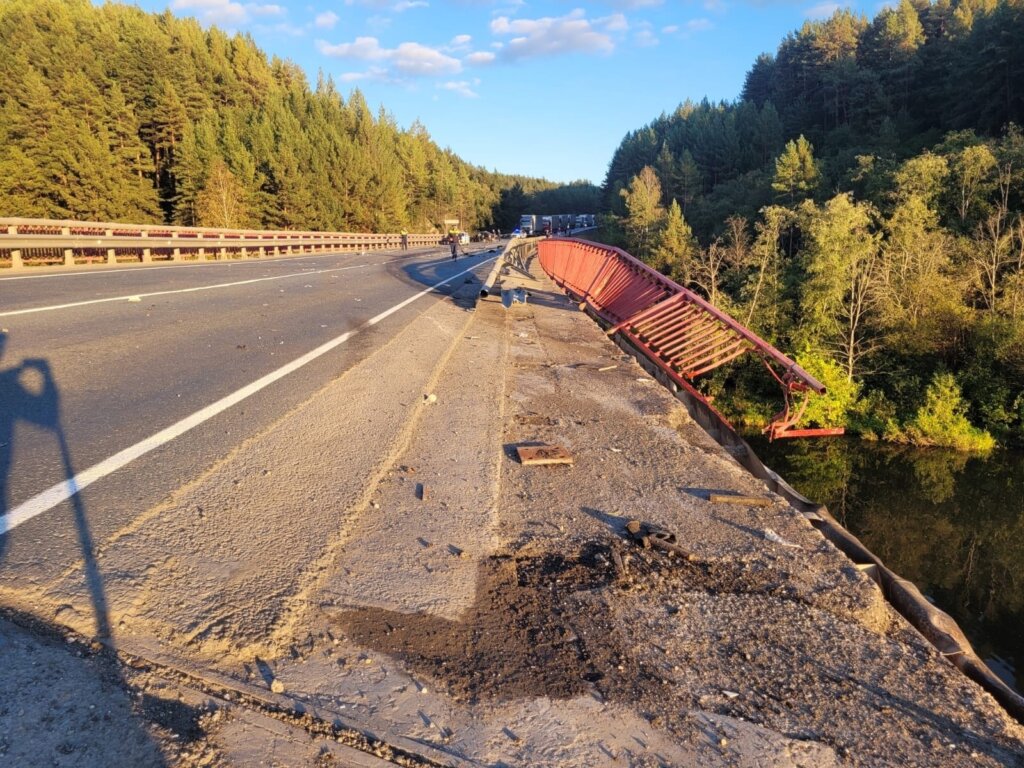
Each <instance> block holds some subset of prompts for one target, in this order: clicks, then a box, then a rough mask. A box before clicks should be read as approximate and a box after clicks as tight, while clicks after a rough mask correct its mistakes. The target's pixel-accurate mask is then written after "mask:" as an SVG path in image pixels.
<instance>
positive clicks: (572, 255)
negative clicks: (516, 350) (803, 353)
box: [537, 238, 842, 439]
mask: <svg viewBox="0 0 1024 768" xmlns="http://www.w3.org/2000/svg"><path fill="white" fill-rule="evenodd" d="M537 248H538V257H539V260H540V264H541V267H543V269H544V271H545V272H547V274H548V276H550V277H551V278H552V279H553V280H554V281H555V282H556V283H558V284H559V285H560V286H562V288H564V289H565V290H566V291H567V292H569V293H570V294H571V295H573V296H574V297H576V298H577V299H578V300H579V301H580V308H581V309H588V308H589V309H590V310H591V311H593V312H594V313H595V314H596V315H597V316H598V317H600V318H601V319H602V320H603V321H604V322H606V323H608V325H609V326H610V327H609V328H608V334H609V335H610V336H614V335H615V334H621V335H622V336H623V337H624V338H625V339H627V340H628V341H629V342H631V343H632V345H633V346H634V347H636V348H637V349H639V350H640V351H641V352H643V353H644V354H645V355H646V356H647V357H648V358H649V359H650V360H651V361H652V362H653V363H654V364H655V365H657V366H658V368H660V369H661V370H662V371H664V373H665V375H666V376H668V378H669V379H670V380H671V381H673V382H674V383H675V384H676V385H677V386H679V387H681V388H683V389H685V390H687V391H688V392H690V394H692V395H693V396H694V397H697V398H699V399H700V400H702V401H704V402H705V403H707V404H708V406H709V407H711V406H710V403H708V401H707V399H706V398H705V397H704V396H703V395H702V394H701V393H700V392H698V391H697V390H696V389H695V388H694V386H693V383H694V381H695V380H696V378H697V377H698V376H701V375H702V374H705V373H708V372H709V371H712V370H714V369H715V368H718V367H719V366H721V365H724V364H725V363H727V362H729V361H731V360H735V359H736V358H737V357H739V356H741V355H744V354H748V353H749V354H753V355H756V356H758V357H759V358H760V359H761V360H762V361H763V362H764V365H765V367H766V368H767V369H768V371H769V373H770V374H771V375H772V376H773V377H774V378H775V379H776V380H777V381H778V383H779V384H780V385H781V387H782V392H783V399H784V403H785V405H784V407H783V409H782V411H780V412H779V413H777V414H776V415H775V416H774V417H773V418H772V420H771V422H770V423H769V425H768V427H767V428H766V429H765V432H766V433H767V434H768V436H769V438H771V439H774V438H779V437H810V436H820V435H835V434H842V429H794V426H795V425H796V424H797V423H798V422H799V421H800V419H801V417H802V416H803V413H804V409H805V408H806V406H807V399H808V397H810V396H811V395H812V394H819V395H821V394H824V393H825V387H824V385H823V384H822V383H821V382H820V381H818V380H817V379H815V378H814V377H813V376H811V375H810V374H809V373H808V372H807V371H805V370H804V369H803V368H801V367H800V366H799V365H797V364H796V363H795V362H794V361H793V360H791V359H790V358H788V357H787V356H786V355H784V354H782V353H781V352H780V351H779V350H777V349H776V348H775V347H773V346H772V345H771V344H769V343H768V342H766V341H765V340H764V339H762V338H760V337H759V336H757V334H755V333H753V332H752V331H750V330H749V329H747V328H745V327H744V326H743V325H741V324H740V323H738V322H736V320H734V319H733V318H732V317H730V316H729V315H727V314H726V313H725V312H722V311H721V310H720V309H718V308H717V307H715V306H713V305H712V304H710V303H709V302H707V301H706V300H704V299H703V298H701V297H700V296H698V295H697V294H696V293H694V292H693V291H690V290H688V289H686V288H684V287H683V286H681V285H679V284H678V283H675V282H673V281H672V280H670V279H669V278H667V277H665V276H664V275H662V274H661V273H659V272H657V271H656V270H653V269H651V268H650V267H648V266H647V265H646V264H644V263H642V262H640V261H639V260H637V259H635V258H633V257H632V256H630V255H629V254H628V253H626V252H625V251H623V250H621V249H619V248H614V247H611V246H608V245H601V244H598V243H592V242H588V241H586V240H570V239H561V238H553V239H547V240H542V241H540V242H539V243H538V244H537ZM719 416H720V417H721V414H719ZM722 418H723V420H724V417H722Z"/></svg>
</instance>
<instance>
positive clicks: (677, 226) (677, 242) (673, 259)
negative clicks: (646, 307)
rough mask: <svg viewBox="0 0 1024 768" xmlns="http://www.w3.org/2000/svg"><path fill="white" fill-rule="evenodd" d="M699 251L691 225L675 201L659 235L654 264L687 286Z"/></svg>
mask: <svg viewBox="0 0 1024 768" xmlns="http://www.w3.org/2000/svg"><path fill="white" fill-rule="evenodd" d="M698 250H699V248H698V246H697V241H696V239H695V238H694V237H693V231H692V230H691V229H690V225H689V224H687V223H686V219H685V218H683V211H682V208H680V206H679V203H678V202H676V201H675V200H673V201H672V203H671V204H670V205H669V207H668V215H667V216H666V218H665V226H664V227H663V228H662V230H661V232H660V233H659V235H658V244H657V246H656V247H655V249H654V259H653V264H654V267H655V268H656V269H658V270H659V271H661V272H662V273H663V274H666V275H668V276H669V277H671V278H672V279H673V280H675V281H677V282H679V283H682V284H683V285H686V284H687V283H689V282H690V279H691V276H692V274H693V265H694V262H695V261H696V254H697V251H698Z"/></svg>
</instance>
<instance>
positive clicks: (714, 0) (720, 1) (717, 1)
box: [704, 0, 726, 13]
mask: <svg viewBox="0 0 1024 768" xmlns="http://www.w3.org/2000/svg"><path fill="white" fill-rule="evenodd" d="M704 10H705V11H711V12H712V13H725V10H726V8H725V2H724V0H704Z"/></svg>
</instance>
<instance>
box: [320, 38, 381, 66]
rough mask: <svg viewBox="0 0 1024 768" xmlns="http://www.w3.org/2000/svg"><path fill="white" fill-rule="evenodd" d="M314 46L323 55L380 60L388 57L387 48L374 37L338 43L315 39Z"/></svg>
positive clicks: (361, 59)
mask: <svg viewBox="0 0 1024 768" xmlns="http://www.w3.org/2000/svg"><path fill="white" fill-rule="evenodd" d="M316 48H317V50H318V51H320V53H322V54H323V55H324V56H334V57H336V58H339V59H359V60H360V61H381V60H383V59H386V58H387V57H388V51H387V49H385V48H381V47H380V41H379V40H377V38H376V37H357V38H356V39H355V41H353V42H351V43H339V44H338V45H331V44H330V43H328V42H325V41H324V40H317V41H316Z"/></svg>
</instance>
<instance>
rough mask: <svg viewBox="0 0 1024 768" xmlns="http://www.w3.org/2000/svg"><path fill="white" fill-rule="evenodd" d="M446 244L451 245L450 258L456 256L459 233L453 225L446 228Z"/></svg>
mask: <svg viewBox="0 0 1024 768" xmlns="http://www.w3.org/2000/svg"><path fill="white" fill-rule="evenodd" d="M448 244H449V245H450V246H451V247H452V259H455V258H457V257H458V254H459V233H458V231H457V230H456V229H455V227H452V228H451V229H449V230H448Z"/></svg>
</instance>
